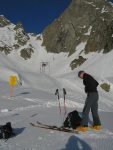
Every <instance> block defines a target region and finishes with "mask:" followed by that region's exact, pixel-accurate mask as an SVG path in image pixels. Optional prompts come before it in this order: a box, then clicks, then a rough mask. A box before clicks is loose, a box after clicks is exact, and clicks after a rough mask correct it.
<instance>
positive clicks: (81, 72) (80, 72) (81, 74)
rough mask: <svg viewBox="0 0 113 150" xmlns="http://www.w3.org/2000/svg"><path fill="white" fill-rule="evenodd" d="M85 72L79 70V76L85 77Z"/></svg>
mask: <svg viewBox="0 0 113 150" xmlns="http://www.w3.org/2000/svg"><path fill="white" fill-rule="evenodd" d="M84 74H85V72H84V71H83V70H81V71H79V72H78V77H79V78H81V79H83V76H84Z"/></svg>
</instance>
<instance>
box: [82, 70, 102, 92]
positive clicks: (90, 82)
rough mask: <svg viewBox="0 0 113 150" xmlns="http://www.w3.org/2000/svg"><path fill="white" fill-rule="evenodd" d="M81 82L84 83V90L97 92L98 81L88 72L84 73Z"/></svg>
mask: <svg viewBox="0 0 113 150" xmlns="http://www.w3.org/2000/svg"><path fill="white" fill-rule="evenodd" d="M83 84H84V85H85V92H86V93H91V92H97V86H98V85H99V83H98V82H97V81H96V80H95V79H94V78H93V77H92V76H91V75H89V74H87V73H85V74H84V76H83Z"/></svg>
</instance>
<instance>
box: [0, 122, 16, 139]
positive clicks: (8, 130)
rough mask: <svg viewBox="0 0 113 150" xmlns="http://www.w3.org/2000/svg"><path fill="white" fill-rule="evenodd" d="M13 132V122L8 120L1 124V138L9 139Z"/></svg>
mask: <svg viewBox="0 0 113 150" xmlns="http://www.w3.org/2000/svg"><path fill="white" fill-rule="evenodd" d="M12 135H14V133H13V129H12V126H11V122H7V123H6V124H5V125H1V126H0V139H8V138H10V137H11V136H12Z"/></svg>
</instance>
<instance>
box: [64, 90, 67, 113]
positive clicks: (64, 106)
mask: <svg viewBox="0 0 113 150" xmlns="http://www.w3.org/2000/svg"><path fill="white" fill-rule="evenodd" d="M63 95H64V111H65V113H64V115H66V114H67V111H66V99H65V95H66V90H65V88H63Z"/></svg>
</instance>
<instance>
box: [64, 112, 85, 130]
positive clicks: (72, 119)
mask: <svg viewBox="0 0 113 150" xmlns="http://www.w3.org/2000/svg"><path fill="white" fill-rule="evenodd" d="M81 120H82V118H81V117H80V116H79V113H78V111H76V110H74V111H72V112H70V113H68V115H67V117H66V119H65V121H64V123H63V127H68V128H72V129H76V128H77V127H78V126H80V124H81Z"/></svg>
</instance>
